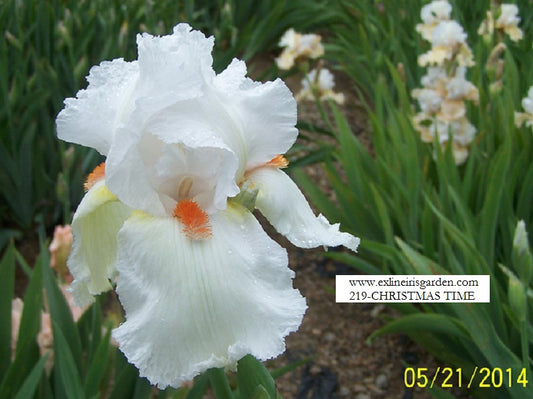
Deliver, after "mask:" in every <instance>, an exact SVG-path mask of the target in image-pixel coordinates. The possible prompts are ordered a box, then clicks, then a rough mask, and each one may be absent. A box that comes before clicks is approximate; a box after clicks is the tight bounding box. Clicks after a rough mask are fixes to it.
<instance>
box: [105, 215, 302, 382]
mask: <svg viewBox="0 0 533 399" xmlns="http://www.w3.org/2000/svg"><path fill="white" fill-rule="evenodd" d="M210 223H211V226H212V237H211V238H209V239H206V240H202V241H195V240H191V239H189V238H188V237H186V236H185V234H183V233H182V226H181V224H180V222H179V221H178V220H177V219H172V218H157V217H153V216H151V215H148V214H146V213H143V212H134V213H133V214H132V216H131V217H130V218H129V219H128V220H127V221H126V223H125V224H124V227H123V228H122V229H121V231H120V232H119V237H118V245H119V250H118V258H117V269H118V272H119V279H118V283H117V292H118V294H119V298H120V301H121V303H122V305H123V307H124V309H125V311H126V322H125V323H124V324H122V325H121V326H120V327H119V328H118V329H116V330H115V331H114V333H113V336H114V338H115V339H116V340H117V341H118V343H119V347H120V349H121V350H122V351H123V352H124V353H125V355H126V356H127V358H128V360H129V361H130V362H131V363H133V364H135V365H136V366H137V367H138V368H139V370H140V372H141V375H143V376H146V377H147V378H148V379H149V380H150V382H151V383H152V384H157V385H158V386H159V387H160V388H164V387H166V386H168V385H171V386H174V387H176V386H179V385H180V384H181V383H182V382H184V381H187V380H190V379H192V378H193V377H194V376H196V375H197V374H199V373H201V372H202V371H204V370H206V369H208V368H211V367H223V366H233V365H235V363H236V362H237V361H238V360H239V359H240V358H241V357H243V356H244V355H246V354H252V355H254V356H255V357H257V358H258V359H261V360H265V359H268V358H271V357H274V356H277V355H278V354H280V353H282V352H283V351H284V349H285V343H284V337H285V336H286V335H287V334H289V333H290V332H291V331H295V330H296V329H298V326H299V325H300V323H301V320H302V317H303V314H304V312H305V309H306V304H305V299H304V298H303V297H302V296H301V295H300V293H299V291H298V290H295V289H293V288H292V278H293V276H294V273H293V272H292V271H291V270H290V269H289V268H288V267H287V253H286V251H285V250H284V249H283V248H281V247H280V246H279V245H278V244H277V243H275V242H274V241H272V240H271V239H270V238H269V237H268V236H267V235H266V233H265V232H264V231H263V229H262V228H261V226H260V225H259V223H258V222H257V220H256V219H255V218H254V217H253V215H252V214H251V213H249V212H248V211H247V210H245V209H244V208H242V207H238V206H230V207H228V209H227V210H225V211H221V212H218V213H216V214H215V215H212V216H211V217H210Z"/></svg>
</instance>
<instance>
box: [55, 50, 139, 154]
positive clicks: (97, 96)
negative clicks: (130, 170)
mask: <svg viewBox="0 0 533 399" xmlns="http://www.w3.org/2000/svg"><path fill="white" fill-rule="evenodd" d="M138 72H139V68H138V64H137V61H133V62H126V61H124V60H123V59H122V58H117V59H115V60H113V61H103V62H102V63H101V64H100V65H98V66H94V67H92V68H91V70H90V73H89V76H88V77H87V80H88V82H89V86H88V87H87V89H85V90H80V91H78V93H77V94H76V98H67V99H66V100H65V108H64V109H63V110H62V111H61V112H60V113H59V115H58V116H57V120H56V123H57V136H58V137H59V138H60V139H62V140H65V141H69V142H72V143H77V144H81V145H84V146H87V147H92V148H95V149H96V150H97V151H98V152H100V153H101V154H104V155H107V153H108V152H109V148H110V146H111V143H112V141H113V139H114V135H115V132H116V128H117V127H118V126H119V124H120V122H121V119H122V118H123V117H127V115H129V113H130V112H131V107H132V106H133V104H132V99H131V94H132V92H133V90H134V87H135V84H136V81H137V78H138V75H139V73H138Z"/></svg>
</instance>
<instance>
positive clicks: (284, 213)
mask: <svg viewBox="0 0 533 399" xmlns="http://www.w3.org/2000/svg"><path fill="white" fill-rule="evenodd" d="M248 181H249V182H250V183H251V184H252V187H255V188H258V189H259V193H258V195H257V201H256V207H257V209H259V210H260V211H261V213H262V214H263V215H265V217H266V218H267V219H268V221H269V222H270V223H271V224H272V225H273V226H274V227H275V228H276V230H277V231H278V232H279V233H281V234H283V235H284V236H285V237H287V238H288V239H289V241H290V242H291V243H293V244H294V245H296V246H298V247H300V248H314V247H318V246H321V245H327V246H332V247H336V246H339V245H344V246H345V247H347V248H349V249H351V250H352V251H357V247H358V245H359V238H357V237H354V236H352V235H351V234H348V233H343V232H340V231H339V224H338V223H337V224H334V225H331V224H329V222H328V220H327V219H326V218H325V217H324V216H323V215H319V216H318V217H315V215H314V214H313V211H312V210H311V207H310V206H309V203H308V202H307V200H306V199H305V197H304V195H303V194H302V192H301V191H300V189H299V188H298V186H296V184H295V183H294V182H293V181H292V180H291V178H290V177H289V176H287V174H285V173H284V172H282V171H281V170H279V169H275V168H270V167H264V168H258V169H256V170H254V171H253V172H252V173H250V175H249V176H248Z"/></svg>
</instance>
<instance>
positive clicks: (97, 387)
mask: <svg viewBox="0 0 533 399" xmlns="http://www.w3.org/2000/svg"><path fill="white" fill-rule="evenodd" d="M19 257H20V254H19V253H18V252H17V250H16V249H15V247H14V245H13V244H12V243H11V244H10V245H9V246H8V248H7V250H6V252H5V254H4V256H3V257H2V259H1V260H0V294H1V295H0V353H1V354H2V357H1V363H0V397H2V398H16V399H19V398H20V399H22V398H24V399H26V398H50V397H53V398H68V399H71V398H79V399H85V398H87V399H92V398H101V397H109V398H117V399H124V398H132V399H148V398H160V399H165V398H173V399H183V398H187V399H195V398H203V397H204V395H205V393H206V391H207V389H209V388H211V389H212V390H213V393H214V394H215V395H216V397H217V398H219V399H226V398H242V399H244V398H253V397H257V398H266V399H268V398H272V399H274V398H278V397H279V394H278V393H277V391H276V388H275V383H274V379H273V377H272V374H271V373H270V372H269V371H267V369H266V368H265V366H264V365H263V364H262V363H261V362H259V361H258V360H256V359H254V358H253V357H251V356H246V357H244V358H243V359H241V360H240V361H239V363H238V367H237V373H236V379H235V378H228V376H227V375H226V373H225V372H224V371H223V370H222V369H211V370H208V371H207V372H206V373H205V374H203V375H200V376H199V377H198V378H197V379H196V380H195V382H194V385H193V386H192V387H190V388H188V387H183V388H180V389H172V388H167V389H166V390H164V391H162V390H157V389H156V388H154V387H152V386H151V385H150V383H149V382H148V380H146V379H145V378H140V377H139V371H138V370H137V369H136V368H135V366H133V365H132V364H130V363H128V361H127V359H126V358H125V357H124V355H123V354H122V353H121V352H120V351H119V350H118V348H117V347H116V346H113V345H112V344H111V329H112V327H113V325H112V323H111V321H110V320H111V319H107V318H106V317H105V316H104V315H103V312H102V308H103V304H104V303H107V304H108V305H107V307H106V308H105V309H106V311H107V312H109V302H110V300H111V299H110V298H103V299H101V298H98V299H97V301H96V302H95V303H94V304H93V305H92V306H90V307H89V308H88V309H86V310H85V312H84V313H83V315H82V316H81V318H80V319H79V320H78V321H77V322H75V321H74V319H73V316H72V312H71V309H70V307H69V305H68V303H67V301H66V299H65V296H64V294H63V293H62V292H61V290H60V288H59V286H58V283H57V281H56V278H55V276H54V273H53V271H52V270H51V269H50V267H49V266H48V264H49V259H48V256H47V252H46V250H43V251H42V253H41V256H40V257H39V259H38V260H37V262H36V264H35V265H34V267H33V271H32V272H31V276H30V281H29V284H28V287H27V289H26V294H25V296H24V307H23V313H22V317H21V320H20V325H19V329H18V331H19V332H18V336H16V337H12V336H11V334H12V329H11V323H12V303H11V301H12V299H13V293H14V284H15V279H14V276H15V269H16V267H17V258H19ZM43 291H44V297H43ZM45 304H46V306H45ZM44 311H46V312H48V313H49V315H50V320H51V324H52V332H53V347H52V348H47V352H46V353H45V354H44V355H43V356H41V354H40V349H39V346H38V336H39V334H40V332H41V331H43V326H42V325H41V323H42V321H41V314H42V312H44ZM13 340H14V341H15V342H16V347H15V348H14V351H13V353H12V349H11V348H12V342H13ZM298 365H299V363H296V364H294V365H289V366H287V367H285V368H283V369H280V370H276V371H274V372H273V374H274V375H276V376H280V375H283V374H284V373H286V372H287V371H289V370H291V369H292V368H294V367H297V366H298Z"/></svg>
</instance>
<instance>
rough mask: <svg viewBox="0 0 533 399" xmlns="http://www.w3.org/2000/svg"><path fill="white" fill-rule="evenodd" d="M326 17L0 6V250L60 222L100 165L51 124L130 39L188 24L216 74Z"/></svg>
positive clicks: (130, 46)
mask: <svg viewBox="0 0 533 399" xmlns="http://www.w3.org/2000/svg"><path fill="white" fill-rule="evenodd" d="M304 5H305V7H304ZM333 17H334V15H333V14H332V13H331V12H330V11H329V8H328V7H327V2H326V1H316V2H311V3H309V4H308V2H306V1H304V0H298V1H277V0H269V1H259V0H246V1H239V2H237V1H232V0H227V1H226V0H224V1H222V0H217V1H208V0H199V1H194V0H183V1H169V0H163V1H157V2H146V1H143V0H134V1H129V2H121V1H117V0H112V1H107V0H105V1H104V0H95V1H88V0H84V1H78V0H67V1H60V0H53V1H46V2H42V1H37V0H31V1H16V0H7V1H4V2H1V3H0V25H1V26H2V27H3V30H2V32H3V37H2V38H1V42H0V103H1V104H2V107H1V108H0V225H1V226H2V229H0V248H2V247H3V246H4V245H5V244H6V243H7V241H8V240H9V239H10V238H20V234H19V233H18V231H24V232H25V233H28V232H30V231H31V230H33V229H34V228H35V227H36V226H38V225H44V227H45V228H49V227H50V226H51V225H53V224H56V223H58V222H62V223H69V222H70V218H71V212H72V208H73V207H74V206H76V205H77V204H78V203H79V201H80V199H81V197H82V195H83V190H82V184H81V183H82V182H83V180H84V178H85V176H86V175H87V174H88V173H89V172H90V171H91V170H92V169H93V168H94V167H95V166H96V165H97V164H98V163H99V162H101V160H102V159H101V157H100V156H99V155H98V154H97V153H96V152H94V151H93V150H90V149H87V148H83V147H79V146H70V145H69V144H67V143H64V142H62V141H60V140H58V139H57V138H56V134H55V117H56V115H57V113H58V112H59V111H60V110H61V109H62V107H63V100H64V98H67V97H73V96H74V95H75V94H76V92H77V91H78V90H79V89H80V88H84V87H85V86H86V82H85V76H87V74H88V71H89V68H90V67H91V66H92V65H96V64H99V63H100V62H101V61H103V60H110V59H113V58H117V57H122V58H124V59H126V60H132V59H135V58H136V44H135V40H136V34H137V33H139V32H149V33H151V34H154V35H163V34H168V33H170V32H171V30H172V27H173V26H174V25H176V24H177V23H179V22H188V23H189V24H191V25H192V26H193V28H195V29H200V30H202V31H203V32H204V33H205V34H206V35H214V37H215V39H216V46H215V50H214V68H215V70H217V71H220V70H222V69H223V68H225V67H226V65H227V64H228V63H229V62H230V61H231V59H232V58H234V57H240V58H243V59H245V60H250V59H251V58H252V57H253V56H254V55H256V54H257V53H258V52H259V51H265V50H268V49H272V48H273V47H275V46H276V45H277V42H278V40H279V37H280V36H281V35H282V34H283V32H284V31H285V30H286V29H288V28H289V27H295V28H297V29H300V30H308V29H315V28H318V27H320V26H325V25H327V24H328V23H329V21H331V20H332V18H333ZM272 70H274V68H272ZM74 147H75V148H74Z"/></svg>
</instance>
